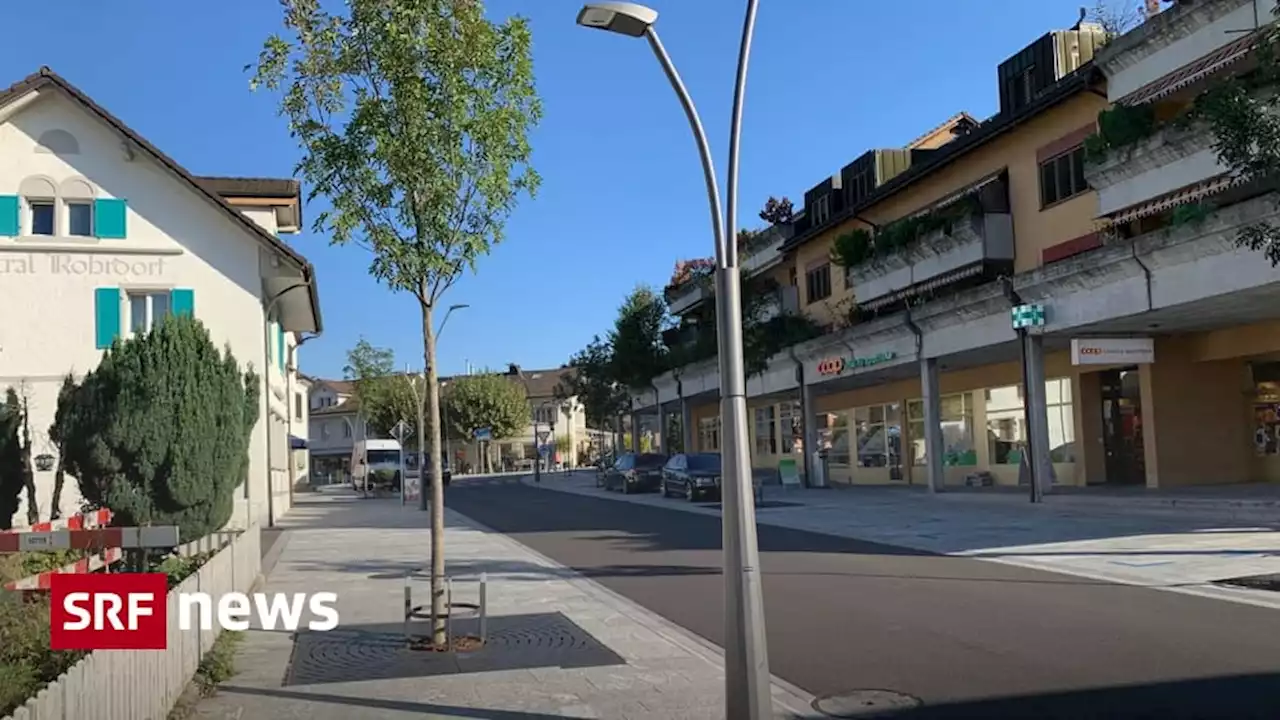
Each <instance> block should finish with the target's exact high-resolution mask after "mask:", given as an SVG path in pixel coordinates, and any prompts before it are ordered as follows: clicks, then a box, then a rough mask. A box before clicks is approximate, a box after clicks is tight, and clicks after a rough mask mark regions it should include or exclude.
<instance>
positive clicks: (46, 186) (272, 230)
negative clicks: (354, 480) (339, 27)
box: [0, 68, 321, 526]
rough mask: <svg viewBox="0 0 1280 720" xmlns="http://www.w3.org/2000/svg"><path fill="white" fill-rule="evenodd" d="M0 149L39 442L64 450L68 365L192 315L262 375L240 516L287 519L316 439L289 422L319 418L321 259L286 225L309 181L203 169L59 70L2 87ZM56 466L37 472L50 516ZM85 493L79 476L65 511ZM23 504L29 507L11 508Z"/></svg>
mask: <svg viewBox="0 0 1280 720" xmlns="http://www.w3.org/2000/svg"><path fill="white" fill-rule="evenodd" d="M0 158H3V162H2V163H0V306H3V307H4V308H6V311H5V312H3V313H2V314H0V389H3V388H5V387H14V388H15V389H21V390H22V391H23V392H24V393H25V394H26V395H27V397H28V398H29V401H30V408H31V414H32V417H31V429H32V432H33V435H34V437H33V441H34V444H35V446H36V447H35V453H36V454H37V455H43V454H49V455H52V454H54V453H55V452H56V449H55V448H54V447H53V444H52V443H51V442H50V441H49V438H48V427H49V425H50V424H51V422H52V420H53V414H54V410H55V405H56V398H57V392H58V387H59V384H60V382H61V380H62V378H63V377H64V376H65V375H66V374H67V373H68V372H72V373H75V374H76V375H82V374H83V373H84V372H85V371H87V370H90V369H92V368H93V367H94V366H95V365H96V364H97V363H98V361H99V359H100V358H101V355H102V351H103V349H104V348H105V347H108V346H109V345H110V344H111V342H112V341H113V340H114V339H115V338H116V337H118V336H121V335H129V334H132V333H136V332H141V331H145V330H146V329H148V328H149V327H151V325H152V324H153V323H154V322H155V321H156V319H157V318H159V317H162V316H163V315H165V314H168V313H193V314H194V315H195V316H196V317H197V318H199V319H200V320H201V321H203V323H204V324H205V325H206V326H207V327H208V329H209V331H210V333H211V334H212V336H213V340H214V342H215V343H217V344H218V345H224V344H225V345H226V346H229V347H230V348H231V351H232V352H233V353H234V355H235V357H236V359H237V360H238V361H239V362H240V364H241V365H242V366H246V365H252V366H253V367H254V368H255V369H257V370H258V372H259V373H260V374H261V375H262V376H263V389H264V392H263V400H262V401H263V409H262V413H261V418H263V421H262V422H259V423H258V426H257V427H256V428H255V429H254V433H253V438H252V442H251V446H250V453H251V456H252V457H251V462H250V469H249V480H248V482H247V483H246V484H245V486H244V487H242V488H241V490H240V491H239V493H238V495H237V499H236V503H237V505H236V510H235V513H234V515H233V520H232V524H233V525H237V526H240V525H244V524H245V523H248V522H254V521H257V522H261V523H262V524H264V525H265V524H271V523H272V522H274V519H275V518H278V517H279V516H280V514H281V513H283V512H284V511H285V510H286V509H288V507H289V504H290V498H291V495H292V482H291V480H292V479H293V478H295V477H296V476H295V473H296V471H297V460H296V459H295V458H293V457H291V452H290V447H291V445H301V444H303V443H301V442H297V441H291V440H290V435H291V434H292V435H305V431H304V430H303V428H306V423H307V418H306V414H305V413H304V406H305V402H304V398H305V394H306V388H305V385H303V384H300V383H299V382H298V380H297V377H296V366H297V358H296V350H297V345H298V339H299V338H300V337H302V336H303V335H304V334H315V333H319V332H320V330H321V318H320V305H319V298H318V295H317V293H316V287H315V278H314V273H313V270H312V268H311V265H310V264H309V263H308V262H307V260H306V259H305V258H303V257H302V256H301V255H299V254H298V253H297V252H296V251H294V250H293V249H292V248H290V247H289V245H288V244H286V243H285V242H284V241H283V240H281V239H280V237H279V235H280V234H282V233H293V232H297V231H298V229H299V227H300V225H301V222H302V220H301V201H300V198H299V187H298V183H297V182H296V181H293V180H262V179H243V178H202V177H196V176H193V175H191V174H190V173H189V172H188V171H187V170H185V169H184V168H183V167H182V166H180V165H179V164H178V163H176V162H175V161H174V160H172V159H171V158H169V157H167V156H166V155H164V154H163V153H162V152H161V151H160V150H158V149H156V148H155V147H154V146H153V145H151V144H150V143H148V142H147V141H146V140H144V139H143V138H141V137H140V136H139V135H138V134H137V133H135V132H134V131H132V130H130V129H129V128H128V127H127V126H125V125H124V123H122V122H121V121H120V120H119V119H117V118H116V117H115V116H113V115H112V114H111V113H109V112H107V111H106V110H104V109H103V108H102V107H100V106H99V105H97V104H96V103H95V102H93V101H92V100H91V99H90V98H88V97H87V96H85V95H84V94H83V93H81V92H80V91H79V90H77V89H76V88H75V87H73V86H72V85H71V84H69V83H68V82H66V81H65V80H63V79H62V78H60V77H59V76H58V75H56V74H54V73H53V72H52V71H50V70H49V69H47V68H42V69H41V70H40V71H39V72H37V73H35V74H33V75H31V76H29V77H27V78H25V79H24V80H22V81H20V82H18V83H17V84H15V85H13V86H12V87H10V88H9V89H7V90H4V91H0ZM264 368H265V369H264ZM268 428H269V429H268ZM291 468H292V469H291ZM304 472H305V468H304ZM53 475H54V474H53V472H52V471H49V470H40V469H38V471H37V473H36V485H37V488H38V493H37V503H38V506H39V510H40V517H41V519H42V520H47V519H49V516H50V513H51V508H50V502H51V496H52V492H53V482H54V481H53ZM268 488H270V490H268ZM79 501H80V498H79V493H78V489H77V487H76V483H75V481H74V480H73V479H70V478H68V480H67V487H66V488H64V491H63V497H62V501H61V503H60V504H61V508H60V510H61V512H62V514H63V515H69V514H73V513H74V512H76V511H77V509H78V507H79ZM25 518H26V511H25V508H19V510H18V512H17V513H15V515H14V522H15V523H20V522H24V521H25Z"/></svg>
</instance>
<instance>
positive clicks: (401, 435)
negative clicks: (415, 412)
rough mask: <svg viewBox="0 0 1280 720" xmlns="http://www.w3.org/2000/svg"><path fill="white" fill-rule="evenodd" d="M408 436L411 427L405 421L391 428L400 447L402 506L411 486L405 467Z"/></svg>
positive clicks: (419, 472)
mask: <svg viewBox="0 0 1280 720" xmlns="http://www.w3.org/2000/svg"><path fill="white" fill-rule="evenodd" d="M408 435H409V426H408V425H406V424H405V422H404V421H403V420H401V421H400V422H398V423H396V426H395V427H393V428H391V436H392V437H394V438H395V439H396V444H397V445H399V446H400V504H401V505H403V504H404V493H405V485H408V484H409V473H408V471H407V469H406V468H405V466H404V441H405V438H406V437H407V436H408ZM419 460H421V458H419ZM418 464H419V465H421V464H422V463H421V462H419V463H418ZM366 472H368V471H366ZM418 475H419V476H421V475H422V471H421V469H419V471H418Z"/></svg>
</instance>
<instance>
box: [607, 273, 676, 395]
mask: <svg viewBox="0 0 1280 720" xmlns="http://www.w3.org/2000/svg"><path fill="white" fill-rule="evenodd" d="M666 322H667V307H666V303H664V302H663V300H662V296H661V295H659V294H657V293H655V292H654V291H653V289H652V288H649V287H647V286H640V287H637V288H636V289H635V290H633V291H632V292H631V294H630V295H628V296H627V299H626V300H624V301H623V303H622V307H620V308H618V317H617V319H616V320H615V321H614V324H613V329H612V330H610V331H609V336H608V341H609V346H610V347H612V348H613V356H612V362H611V364H612V369H611V370H610V372H611V374H612V376H613V378H614V379H615V380H616V381H617V382H618V384H619V385H621V386H623V387H625V388H642V387H647V386H648V385H649V383H650V382H651V381H652V380H653V378H655V377H657V376H658V375H660V374H662V373H663V372H664V371H665V370H667V349H666V345H664V344H663V342H662V330H663V326H664V325H665V324H666Z"/></svg>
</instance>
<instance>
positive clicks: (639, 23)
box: [578, 2, 658, 37]
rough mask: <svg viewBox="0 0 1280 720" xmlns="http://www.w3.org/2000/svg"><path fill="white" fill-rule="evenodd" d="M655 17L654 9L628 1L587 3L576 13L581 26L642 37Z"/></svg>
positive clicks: (656, 13) (656, 14) (654, 20)
mask: <svg viewBox="0 0 1280 720" xmlns="http://www.w3.org/2000/svg"><path fill="white" fill-rule="evenodd" d="M657 19H658V12H657V11H656V10H653V9H650V8H647V7H645V6H643V5H637V4H635V3H629V2H597V3H587V4H586V5H584V6H583V7H582V10H581V11H580V12H579V13H578V24H579V25H581V26H583V27H590V28H598V29H600V30H608V31H609V32H615V33H618V34H619V35H626V36H628V37H643V36H644V34H645V33H646V32H647V31H648V30H649V26H650V25H653V23H654V22H656V21H657Z"/></svg>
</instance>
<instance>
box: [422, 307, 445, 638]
mask: <svg viewBox="0 0 1280 720" xmlns="http://www.w3.org/2000/svg"><path fill="white" fill-rule="evenodd" d="M431 311H432V308H431V306H430V305H428V304H426V303H423V304H422V351H423V354H422V360H423V363H424V364H425V365H426V369H427V408H426V410H427V413H426V414H427V418H426V419H427V425H428V426H429V427H430V428H431V435H430V437H428V438H427V440H428V443H427V444H428V453H430V455H429V457H430V459H431V465H430V468H431V616H432V618H434V621H433V624H432V628H431V642H432V644H433V645H435V646H436V648H438V649H443V648H444V647H446V646H447V645H448V643H449V638H448V637H447V636H446V633H445V627H446V624H445V613H447V612H448V611H449V610H448V608H446V607H445V597H444V468H443V463H441V457H440V449H441V446H442V445H443V443H442V442H441V438H440V373H439V372H437V369H436V335H435V328H434V324H433V323H432V318H431V315H432V312H431ZM422 467H423V468H424V469H425V468H426V467H428V466H427V465H426V464H425V463H423V464H422ZM419 475H421V471H419ZM422 492H423V494H424V495H425V493H426V488H425V487H424V488H423V489H422Z"/></svg>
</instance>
